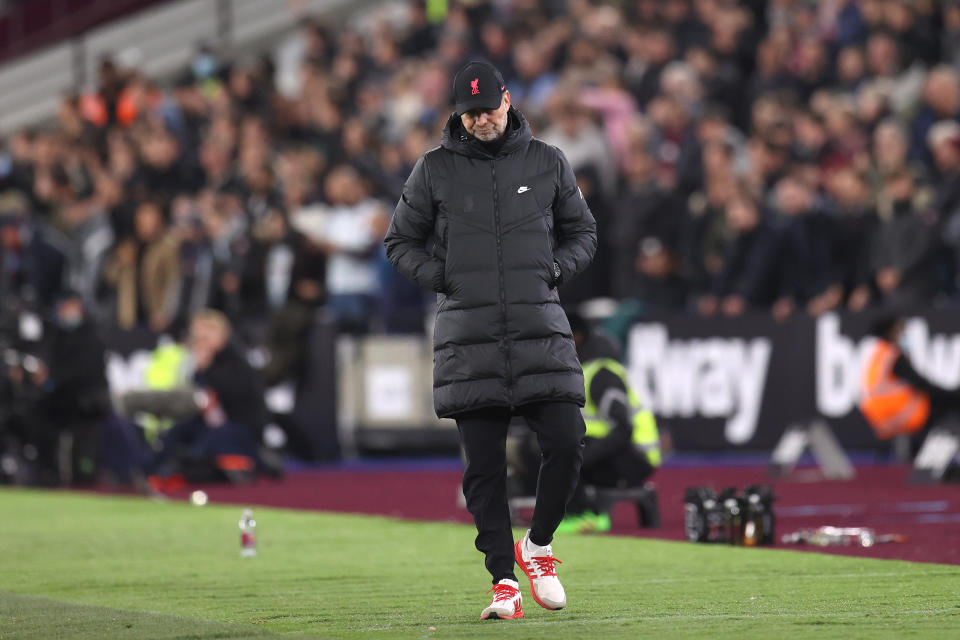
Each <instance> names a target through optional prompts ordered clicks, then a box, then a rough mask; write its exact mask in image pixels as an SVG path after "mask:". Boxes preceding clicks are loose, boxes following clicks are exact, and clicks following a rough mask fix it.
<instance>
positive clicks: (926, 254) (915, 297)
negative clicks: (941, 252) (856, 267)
mask: <svg viewBox="0 0 960 640" xmlns="http://www.w3.org/2000/svg"><path fill="white" fill-rule="evenodd" d="M929 200H930V194H929V193H925V192H921V193H918V192H917V188H916V181H915V180H914V177H913V174H912V173H910V171H909V170H907V169H904V170H901V171H899V172H896V173H893V174H890V175H889V176H887V179H886V181H885V182H884V187H883V192H882V193H881V197H880V200H879V202H878V208H877V211H878V214H879V216H880V225H879V227H878V229H877V234H876V236H875V238H874V242H873V248H872V251H871V260H870V263H871V264H870V267H871V274H872V277H873V284H874V286H875V292H876V295H877V297H878V301H879V302H880V303H881V304H885V305H890V306H897V307H918V306H925V305H929V304H930V303H931V302H932V301H933V296H934V293H935V291H936V284H937V283H936V279H935V278H934V269H933V266H934V260H935V257H936V249H937V235H936V234H937V231H936V226H935V225H936V217H935V214H934V213H933V212H932V211H931V210H930V204H931V203H930V202H929Z"/></svg>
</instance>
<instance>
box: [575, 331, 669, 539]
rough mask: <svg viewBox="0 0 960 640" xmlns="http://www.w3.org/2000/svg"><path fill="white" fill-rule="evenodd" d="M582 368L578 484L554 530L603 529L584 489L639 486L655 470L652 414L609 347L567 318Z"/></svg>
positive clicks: (605, 524) (605, 520)
mask: <svg viewBox="0 0 960 640" xmlns="http://www.w3.org/2000/svg"><path fill="white" fill-rule="evenodd" d="M568 318H569V320H570V327H571V329H572V331H573V338H574V341H575V342H576V345H577V354H578V355H579V357H580V362H581V363H582V366H583V379H584V386H585V391H586V399H587V402H586V405H585V406H584V407H583V418H584V422H586V426H587V430H586V438H585V439H584V440H585V442H584V450H583V466H582V468H581V470H580V486H578V487H577V491H576V492H575V494H574V496H573V498H572V499H571V501H570V503H569V504H568V505H567V516H566V518H565V519H564V521H563V523H561V525H560V527H561V528H560V529H559V530H561V531H562V530H567V531H571V530H576V531H588V530H589V531H607V530H609V529H610V518H609V515H607V514H599V515H598V514H596V509H595V506H594V505H593V504H591V503H590V501H589V499H588V497H587V494H586V491H585V490H584V487H585V485H592V486H594V487H598V488H604V487H605V488H610V487H620V488H628V487H639V486H643V483H644V482H645V481H646V480H647V479H648V478H649V477H650V476H651V475H652V474H653V472H654V470H655V469H656V468H657V467H659V466H660V462H661V460H660V436H659V434H658V432H657V421H656V418H655V417H654V415H653V413H652V412H651V411H650V410H649V409H647V408H646V407H645V406H644V403H643V398H641V397H640V395H639V394H638V393H637V392H636V391H635V390H634V389H632V388H631V387H630V383H629V381H628V379H627V372H626V369H624V367H623V365H622V364H620V363H619V362H618V361H617V360H616V359H615V358H613V357H611V356H612V355H613V353H614V350H613V349H612V345H610V344H609V343H608V342H607V341H606V340H605V339H604V338H603V337H602V336H599V335H596V334H594V332H593V331H592V330H591V328H590V325H589V324H588V323H587V322H586V321H585V320H584V319H583V318H581V317H579V316H576V315H574V314H569V315H568Z"/></svg>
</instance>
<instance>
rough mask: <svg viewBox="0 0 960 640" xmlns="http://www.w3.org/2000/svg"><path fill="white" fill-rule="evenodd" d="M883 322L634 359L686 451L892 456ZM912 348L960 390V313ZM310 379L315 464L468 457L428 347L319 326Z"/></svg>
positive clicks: (671, 346) (918, 363) (802, 325)
mask: <svg viewBox="0 0 960 640" xmlns="http://www.w3.org/2000/svg"><path fill="white" fill-rule="evenodd" d="M875 319H876V316H875V315H871V314H869V313H868V314H835V313H829V314H824V315H823V316H820V317H819V318H815V319H814V318H809V317H806V316H797V317H794V318H791V319H789V320H786V321H784V322H777V321H775V320H773V319H772V318H771V317H770V316H768V315H765V314H762V315H761V314H757V315H749V314H748V315H745V316H742V317H738V318H700V317H697V316H691V315H664V316H652V317H647V318H644V319H643V320H641V321H639V322H637V323H636V324H635V325H634V326H633V327H632V328H631V330H630V332H629V337H628V340H627V343H626V345H625V355H626V362H627V370H628V374H629V377H630V381H631V383H632V385H633V386H634V388H635V389H636V390H637V391H638V392H639V393H640V395H641V396H642V397H643V398H644V400H645V402H646V403H647V404H648V406H649V407H650V408H651V409H652V410H653V411H654V413H655V414H656V415H657V417H658V420H659V422H660V424H661V426H662V427H663V428H664V429H665V430H667V431H669V433H670V435H671V438H672V440H673V446H674V448H675V449H677V450H678V451H770V450H772V449H773V448H774V447H775V446H776V444H777V442H778V441H779V440H780V438H781V436H782V435H783V434H784V432H785V431H786V430H787V429H788V428H790V427H791V426H792V425H796V424H810V423H812V422H815V421H820V422H823V423H825V424H826V425H828V426H829V428H830V430H831V431H832V432H833V434H834V435H835V436H836V438H837V440H838V441H839V443H840V444H841V445H842V446H843V447H844V448H846V449H857V450H868V449H874V448H879V447H881V446H885V445H882V444H881V443H880V441H878V440H877V439H876V438H875V437H874V435H873V432H872V431H871V430H870V428H869V427H868V426H867V424H866V423H865V422H864V420H863V418H862V416H861V415H860V413H859V411H858V410H857V401H858V399H859V393H860V392H859V380H860V370H861V368H862V366H863V362H864V359H865V357H866V355H867V353H868V350H869V347H870V342H871V340H872V338H870V337H868V336H867V335H866V334H867V332H868V330H869V327H870V325H871V323H872V322H873V321H874V320H875ZM905 336H906V348H907V353H908V357H909V358H910V359H911V361H912V362H913V364H914V366H915V367H916V368H917V369H918V370H919V371H920V372H921V373H923V374H924V375H926V376H928V377H929V378H930V379H932V380H934V381H936V382H938V383H940V384H942V385H944V386H946V387H949V388H958V387H960V311H958V310H930V311H924V312H920V313H916V314H914V315H912V316H911V317H910V318H909V320H908V322H907V326H906V331H905ZM155 343H156V337H154V336H152V335H151V334H149V333H142V334H138V333H136V332H122V333H117V334H115V335H114V336H112V338H111V343H110V346H109V351H110V356H109V371H110V374H111V375H110V380H111V387H112V389H113V390H114V391H115V392H116V391H119V390H124V388H126V387H128V386H129V381H131V380H134V381H136V380H140V379H142V370H143V369H144V368H145V366H146V365H145V363H146V358H147V357H148V356H147V351H146V350H147V349H149V348H151V347H152V346H153V345H154V344H155ZM307 348H309V349H310V358H309V360H310V366H309V367H308V370H307V373H306V375H305V377H304V379H303V380H302V381H301V382H300V384H299V385H298V387H297V388H296V389H295V390H294V401H293V403H292V406H291V407H290V409H289V412H290V414H291V415H292V416H293V419H294V420H295V422H296V423H297V425H298V429H299V430H300V431H302V432H303V434H304V436H305V443H306V444H304V445H302V447H301V448H302V449H303V451H298V452H297V453H298V454H300V455H303V457H306V458H311V459H333V458H336V457H340V456H341V455H346V456H350V455H354V454H356V453H358V452H364V451H381V452H383V451H403V450H411V449H417V450H438V449H444V450H451V451H455V450H456V429H455V425H454V423H453V421H451V420H439V419H438V418H437V417H436V415H435V414H434V412H433V402H432V364H433V355H432V349H431V346H430V343H429V340H428V339H427V338H424V337H421V336H370V337H364V338H357V337H350V336H337V335H336V333H335V331H334V329H333V327H332V326H330V325H329V324H327V323H325V322H324V321H323V320H321V319H318V320H317V322H316V323H315V326H314V327H313V329H312V331H311V335H310V339H309V342H308V346H307Z"/></svg>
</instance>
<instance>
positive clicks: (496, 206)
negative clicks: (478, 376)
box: [490, 158, 513, 409]
mask: <svg viewBox="0 0 960 640" xmlns="http://www.w3.org/2000/svg"><path fill="white" fill-rule="evenodd" d="M490 175H491V177H492V178H493V224H494V229H495V231H496V234H497V279H498V280H499V284H500V316H501V318H502V321H501V327H502V335H501V338H500V345H501V346H500V350H501V351H502V352H503V355H504V357H506V360H507V398H508V401H509V403H510V408H511V409H513V367H512V366H511V365H510V345H509V344H508V343H507V293H506V287H505V283H504V274H503V240H502V238H501V234H500V198H499V196H498V195H497V160H496V158H491V159H490Z"/></svg>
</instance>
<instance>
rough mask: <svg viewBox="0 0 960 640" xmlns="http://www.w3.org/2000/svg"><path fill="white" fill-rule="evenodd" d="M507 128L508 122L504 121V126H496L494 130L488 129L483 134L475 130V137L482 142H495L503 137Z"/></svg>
mask: <svg viewBox="0 0 960 640" xmlns="http://www.w3.org/2000/svg"><path fill="white" fill-rule="evenodd" d="M506 128H507V122H506V120H504V122H503V125H502V126H501V125H499V124H495V125H494V126H493V128H492V129H486V130H484V131H483V132H481V131H480V130H479V129H477V128H474V130H473V137H474V138H476V139H477V140H480V141H481V142H493V141H494V140H496V139H497V138H499V137H500V136H502V135H503V132H504V131H505V130H506Z"/></svg>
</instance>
